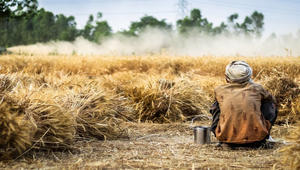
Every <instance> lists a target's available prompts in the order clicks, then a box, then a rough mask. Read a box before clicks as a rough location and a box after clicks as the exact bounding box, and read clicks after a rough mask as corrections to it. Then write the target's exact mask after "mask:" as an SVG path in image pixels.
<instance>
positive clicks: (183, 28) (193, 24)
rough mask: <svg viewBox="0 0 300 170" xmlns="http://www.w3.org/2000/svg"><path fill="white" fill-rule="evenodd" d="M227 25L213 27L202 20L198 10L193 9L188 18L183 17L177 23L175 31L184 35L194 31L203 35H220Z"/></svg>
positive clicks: (205, 20) (204, 19)
mask: <svg viewBox="0 0 300 170" xmlns="http://www.w3.org/2000/svg"><path fill="white" fill-rule="evenodd" d="M226 27H227V25H226V24H225V23H222V24H221V25H220V26H218V27H215V28H214V27H213V24H212V23H210V22H208V20H207V19H206V18H202V15H201V11H200V10H199V9H193V10H192V11H191V13H190V17H185V18H184V19H180V20H178V21H177V29H178V31H179V33H181V34H186V33H188V32H190V31H191V30H196V31H198V32H200V33H205V34H212V35H215V34H220V33H222V32H223V31H224V30H225V28H226Z"/></svg>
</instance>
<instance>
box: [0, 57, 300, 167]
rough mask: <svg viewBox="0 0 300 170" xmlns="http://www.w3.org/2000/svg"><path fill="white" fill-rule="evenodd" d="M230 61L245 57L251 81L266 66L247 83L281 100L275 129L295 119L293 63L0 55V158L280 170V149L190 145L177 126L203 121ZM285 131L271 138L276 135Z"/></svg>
mask: <svg viewBox="0 0 300 170" xmlns="http://www.w3.org/2000/svg"><path fill="white" fill-rule="evenodd" d="M232 60H246V61H247V62H248V63H249V64H250V65H251V66H252V67H253V70H254V77H256V75H257V74H258V72H260V71H261V70H262V69H264V71H262V73H261V74H260V75H259V76H258V77H257V78H256V79H255V81H259V83H262V84H263V85H264V86H265V87H266V88H268V89H269V90H270V91H271V92H272V93H273V94H274V95H275V96H276V98H277V99H278V101H279V102H280V103H281V104H280V113H281V114H280V117H279V119H283V120H284V121H282V122H284V123H286V120H290V119H291V118H293V121H294V120H296V119H298V118H299V117H298V115H299V112H300V109H299V108H300V103H299V101H300V98H299V91H298V90H297V89H299V71H300V64H299V63H300V62H299V60H300V58H299V57H248V58H244V57H214V56H203V57H188V56H164V55H154V56H127V57H126V56H114V57H111V56H84V57H82V56H47V57H44V56H15V55H7V56H1V58H0V62H1V65H2V68H1V69H0V73H2V75H1V76H0V80H1V81H0V93H1V94H3V95H1V96H2V97H3V96H5V97H4V98H3V100H1V101H2V102H1V104H0V126H1V127H3V128H1V129H0V135H3V136H2V137H1V138H3V139H6V140H2V141H1V142H0V144H1V145H0V147H1V149H2V150H1V155H2V156H3V155H4V157H3V158H1V159H2V160H4V158H5V159H7V158H6V157H8V156H11V157H15V156H18V155H20V154H21V153H23V154H24V155H22V158H23V159H24V160H20V159H19V160H17V161H16V162H19V163H20V162H22V161H25V162H23V163H24V164H25V166H26V167H28V168H30V167H31V168H32V167H34V168H37V167H41V168H46V167H54V168H55V165H54V164H55V163H58V165H59V166H60V167H63V168H65V169H74V168H85V169H94V168H98V167H99V168H111V169H120V168H125V169H133V168H145V169H153V168H160V167H163V168H170V169H191V168H195V169H207V168H213V169H217V168H219V167H223V168H225V169H226V168H228V169H239V168H250V169H252V168H260V169H270V168H272V167H275V169H276V168H278V169H286V167H285V165H281V164H279V163H278V160H279V159H280V158H279V157H278V155H277V150H278V149H280V148H281V147H282V146H278V147H276V148H275V150H271V151H266V150H255V151H243V152H239V151H220V150H218V149H215V147H211V145H203V146H200V145H194V144H193V141H192V139H191V137H192V131H191V129H189V128H188V125H187V124H185V123H187V122H188V121H189V120H190V119H191V118H192V117H194V116H195V115H199V114H204V115H208V111H209V107H210V105H211V104H212V102H213V95H214V94H213V89H214V88H215V87H216V86H217V85H219V84H222V83H224V78H223V77H224V69H225V66H226V65H227V64H228V63H230V62H231V61H232ZM273 68H276V70H277V73H278V74H277V73H276V72H274V71H273V72H272V71H268V70H272V69H273ZM265 70H267V71H265ZM287 75H289V76H287ZM2 97H1V99H2ZM287 118H288V119H287ZM293 121H287V122H288V123H291V122H293ZM139 122H146V123H140V124H139ZM149 122H152V123H163V124H160V125H158V124H149ZM174 122H176V123H174ZM202 123H206V124H208V122H202ZM25 125H26V126H25ZM288 126H293V125H290V124H288ZM288 126H287V127H281V126H278V127H274V128H273V131H274V132H276V133H278V134H277V137H278V138H283V137H284V136H285V135H286V134H287V133H286V131H287V130H286V129H288ZM279 132H280V135H279ZM272 136H273V137H274V135H272ZM275 137H276V135H275ZM128 138H129V139H128ZM186 139H188V140H186ZM99 140H100V141H99ZM111 140H116V141H111ZM102 141H106V142H104V143H103V142H102ZM94 145H95V146H94ZM158 148H159V149H158ZM65 149H67V150H69V151H67V150H65ZM44 150H47V151H44ZM12 151H14V152H12ZM24 151H25V152H24ZM74 152H75V154H74ZM59 155H61V156H59ZM249 155H250V157H251V160H250V159H248V158H246V157H247V156H249ZM40 156H43V157H42V158H40V159H37V157H40ZM49 157H51V159H50V158H49ZM260 157H263V163H262V161H261V158H260ZM52 158H53V159H52ZM65 158H66V159H65ZM51 160H52V161H54V163H53V164H52V163H51ZM228 160H229V161H228ZM39 161H42V162H39ZM97 161H98V162H97ZM105 161H108V163H105ZM190 162H191V163H190ZM30 164H32V166H31V165H30ZM13 165H14V162H13V163H12V164H9V165H8V164H2V165H1V163H0V166H2V167H3V168H12V166H13ZM16 168H18V166H16ZM56 168H57V167H56Z"/></svg>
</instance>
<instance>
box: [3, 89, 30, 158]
mask: <svg viewBox="0 0 300 170" xmlns="http://www.w3.org/2000/svg"><path fill="white" fill-rule="evenodd" d="M0 100H1V103H0V148H1V153H0V155H1V158H0V160H6V159H11V158H12V157H14V156H16V155H17V154H21V153H22V152H23V151H24V150H25V149H27V148H28V147H29V146H30V145H31V137H30V134H31V130H32V129H31V124H30V123H29V122H28V121H27V120H26V115H25V107H24V106H22V105H19V104H18V103H17V102H16V101H14V100H13V99H12V98H10V97H9V96H7V95H4V94H1V95H0Z"/></svg>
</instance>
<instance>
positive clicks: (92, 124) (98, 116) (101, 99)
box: [63, 87, 132, 140]
mask: <svg viewBox="0 0 300 170" xmlns="http://www.w3.org/2000/svg"><path fill="white" fill-rule="evenodd" d="M63 100H64V101H65V102H64V103H65V104H64V105H63V107H65V108H69V109H70V110H72V112H73V115H74V116H75V117H76V132H77V134H79V135H80V136H83V137H86V138H96V139H99V140H106V139H108V140H111V139H117V138H122V137H128V134H127V131H126V129H121V128H120V126H119V124H120V123H121V122H122V119H126V120H128V119H131V120H132V118H130V114H128V112H130V110H131V109H130V108H129V107H126V106H125V105H124V104H123V103H124V102H123V101H124V100H125V99H124V98H122V97H119V96H110V95H108V94H107V93H105V92H104V91H101V90H99V89H96V88H95V87H88V88H84V89H82V90H81V92H79V93H72V92H71V91H70V93H68V95H67V96H66V98H65V99H63Z"/></svg>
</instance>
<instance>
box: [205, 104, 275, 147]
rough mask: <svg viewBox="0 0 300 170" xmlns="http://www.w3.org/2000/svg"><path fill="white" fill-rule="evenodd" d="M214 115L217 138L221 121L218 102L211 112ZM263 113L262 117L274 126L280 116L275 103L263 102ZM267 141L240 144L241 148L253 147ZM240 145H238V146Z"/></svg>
mask: <svg viewBox="0 0 300 170" xmlns="http://www.w3.org/2000/svg"><path fill="white" fill-rule="evenodd" d="M209 112H210V113H211V114H212V117H213V120H212V124H211V131H212V132H213V133H214V134H215V136H216V133H215V131H216V128H217V126H218V123H219V120H220V113H221V111H220V107H219V103H218V102H217V101H216V102H215V103H214V104H213V105H212V107H211V109H210V111H209ZM261 112H262V115H263V116H264V118H265V119H266V120H268V121H269V122H270V123H271V125H272V126H273V125H274V123H275V121H276V119H277V115H278V109H277V108H276V106H275V104H274V103H273V102H263V103H262V105H261ZM268 137H269V136H266V138H268ZM265 140H266V139H264V140H263V141H257V142H254V143H251V144H240V145H241V146H244V145H245V146H248V145H249V146H253V145H259V144H262V143H264V142H265ZM236 145H238V144H236Z"/></svg>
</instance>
